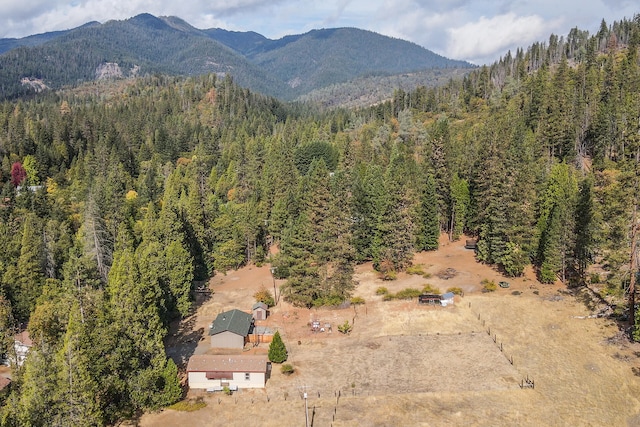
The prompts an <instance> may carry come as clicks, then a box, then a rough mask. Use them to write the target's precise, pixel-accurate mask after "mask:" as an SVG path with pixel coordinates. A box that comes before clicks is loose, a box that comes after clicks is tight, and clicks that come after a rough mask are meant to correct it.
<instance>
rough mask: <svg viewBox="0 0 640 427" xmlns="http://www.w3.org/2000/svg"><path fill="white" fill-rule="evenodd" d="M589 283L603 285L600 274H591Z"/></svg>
mask: <svg viewBox="0 0 640 427" xmlns="http://www.w3.org/2000/svg"><path fill="white" fill-rule="evenodd" d="M589 281H590V282H591V283H593V284H596V283H602V278H601V277H600V274H598V273H591V274H590V275H589Z"/></svg>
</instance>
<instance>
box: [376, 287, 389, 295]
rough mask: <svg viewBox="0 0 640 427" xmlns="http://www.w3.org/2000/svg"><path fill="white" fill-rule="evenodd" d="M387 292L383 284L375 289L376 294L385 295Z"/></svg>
mask: <svg viewBox="0 0 640 427" xmlns="http://www.w3.org/2000/svg"><path fill="white" fill-rule="evenodd" d="M388 293H389V289H387V288H385V287H384V286H380V287H379V288H378V289H376V295H386V294H388Z"/></svg>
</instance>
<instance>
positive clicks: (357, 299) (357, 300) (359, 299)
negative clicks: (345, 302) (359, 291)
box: [350, 297, 364, 305]
mask: <svg viewBox="0 0 640 427" xmlns="http://www.w3.org/2000/svg"><path fill="white" fill-rule="evenodd" d="M350 302H351V304H353V305H361V304H364V298H362V297H351V301H350Z"/></svg>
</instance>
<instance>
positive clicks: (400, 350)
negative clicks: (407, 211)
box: [140, 241, 640, 426]
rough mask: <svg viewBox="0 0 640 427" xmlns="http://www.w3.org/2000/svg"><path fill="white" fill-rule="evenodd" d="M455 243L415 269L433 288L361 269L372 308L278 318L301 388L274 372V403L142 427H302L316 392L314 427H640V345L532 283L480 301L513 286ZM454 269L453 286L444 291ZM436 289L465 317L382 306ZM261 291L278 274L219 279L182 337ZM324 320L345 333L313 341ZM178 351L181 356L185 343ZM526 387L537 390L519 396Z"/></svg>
mask: <svg viewBox="0 0 640 427" xmlns="http://www.w3.org/2000/svg"><path fill="white" fill-rule="evenodd" d="M443 243H444V244H443V246H442V247H441V249H440V250H438V251H437V252H432V253H422V254H418V255H417V256H416V263H420V264H423V265H424V268H425V271H427V272H429V273H432V277H430V278H428V279H424V278H423V277H421V276H416V275H413V276H410V275H404V274H401V275H399V278H398V280H396V281H393V282H382V281H381V280H379V279H378V278H377V276H376V275H375V273H374V272H373V271H372V269H371V266H370V265H363V266H360V267H359V268H358V271H357V275H356V279H357V280H358V281H359V286H358V288H357V290H356V295H358V296H361V297H363V298H364V299H365V301H366V304H365V305H364V306H359V307H357V308H356V309H354V308H349V309H345V310H331V309H321V310H315V309H314V310H306V309H300V308H294V307H291V306H289V305H287V304H284V303H282V302H281V303H280V304H279V305H278V307H276V308H274V310H273V311H272V316H271V317H270V319H269V320H268V321H267V322H266V323H268V324H270V325H271V326H274V327H276V328H278V329H279V330H280V331H281V333H282V335H283V338H284V340H285V343H286V344H287V346H288V348H289V356H290V357H289V360H288V363H291V364H292V365H293V366H294V367H295V369H296V372H295V373H294V374H293V375H291V376H284V375H282V374H281V373H280V371H279V367H278V366H275V367H274V369H273V374H272V377H271V378H270V379H269V381H268V382H267V388H266V389H265V390H255V391H242V392H238V393H237V394H235V395H233V396H222V395H219V394H207V393H204V392H198V391H190V392H189V395H188V397H189V398H196V397H199V396H201V397H203V398H204V401H205V402H207V404H208V405H207V407H206V408H203V409H201V410H199V411H196V412H193V413H184V412H179V411H173V410H165V411H162V412H160V413H155V414H145V415H144V416H143V417H142V419H141V420H140V425H142V426H155V425H163V426H182V425H190V426H210V425H223V424H225V425H230V426H244V425H250V424H253V425H262V426H290V425H304V422H305V420H304V400H303V399H302V393H303V392H305V391H306V392H307V393H308V400H307V403H308V405H309V416H310V420H312V421H313V425H315V426H328V425H333V426H391V425H407V426H409V425H411V426H413V425H416V426H422V425H424V426H426V425H429V426H451V425H453V426H463V425H464V426H468V425H472V426H473V425H476V426H503V425H504V426H513V425H524V426H555V425H557V426H566V425H570V426H618V425H619V426H634V425H640V401H639V400H638V396H640V378H639V377H637V376H635V375H634V374H633V372H632V368H634V367H637V366H640V360H639V358H638V355H639V354H640V347H639V346H638V345H636V344H630V343H628V342H627V341H625V340H619V339H613V338H614V337H616V336H618V328H617V326H616V325H615V324H613V323H612V322H611V321H609V320H606V319H581V318H578V316H585V315H588V314H590V313H589V312H588V311H587V309H586V308H585V306H584V305H583V304H582V303H580V302H578V301H576V299H575V298H573V297H571V296H569V295H566V294H564V293H560V292H559V291H562V287H561V286H560V285H553V286H547V285H540V284H538V283H537V282H536V281H535V279H534V277H533V276H532V273H531V272H528V274H527V275H525V277H523V278H518V279H515V280H510V282H511V287H510V288H509V289H498V291H496V292H494V293H492V294H482V293H480V289H481V288H480V285H479V283H480V281H481V280H482V279H484V278H487V279H490V280H495V281H499V280H503V279H504V278H503V277H502V276H501V275H500V274H499V273H498V272H497V271H495V270H493V269H491V268H489V267H487V266H484V265H481V264H478V263H476V262H475V260H474V258H473V254H472V252H471V251H467V250H464V248H463V242H461V241H460V242H456V243H453V244H446V242H443ZM446 268H454V269H455V270H456V271H457V274H456V275H455V277H453V278H450V279H440V278H438V277H437V276H436V273H437V272H438V271H441V270H443V269H446ZM426 283H430V284H432V285H433V286H437V287H439V288H440V290H441V291H445V290H446V289H447V288H449V287H452V286H457V287H461V288H462V289H464V291H465V296H464V297H463V298H457V300H456V305H455V306H454V307H446V308H442V307H439V308H434V307H424V306H419V305H418V304H417V303H416V302H415V301H391V302H383V301H382V297H380V296H377V295H375V290H376V289H377V288H378V287H379V286H385V287H387V288H388V289H389V291H390V292H397V291H398V290H401V289H404V288H407V287H418V288H421V287H422V286H423V285H424V284H426ZM262 285H264V286H266V287H267V288H269V287H272V278H271V276H270V274H269V270H268V267H262V268H257V267H250V268H246V269H243V270H240V271H237V272H232V273H229V274H228V275H227V276H216V277H215V278H214V279H212V281H211V284H210V286H211V288H212V289H213V290H214V292H215V294H214V295H213V296H212V298H211V299H210V300H208V301H206V302H205V303H204V304H202V305H201V306H200V307H199V309H198V311H197V313H196V314H195V315H194V316H193V317H192V318H190V319H187V321H186V322H185V324H187V325H188V328H187V327H184V326H183V328H182V331H181V332H180V334H183V335H184V334H185V333H186V332H189V331H188V330H190V331H191V332H193V331H197V330H198V328H205V329H206V327H207V325H208V324H209V323H210V322H211V320H213V318H214V317H215V315H216V314H217V313H218V312H220V311H222V310H226V309H230V308H240V309H249V308H250V307H251V304H252V303H253V298H252V295H253V293H254V292H255V291H256V290H257V289H259V288H260V286H262ZM516 290H517V291H519V292H521V294H520V295H513V294H512V292H513V291H516ZM534 291H535V292H537V293H538V294H535V293H534ZM313 319H318V320H321V322H322V323H325V322H330V323H331V324H332V326H333V331H334V332H332V333H313V332H311V331H310V330H309V327H308V326H307V323H308V322H310V321H311V320H313ZM345 320H348V321H349V322H350V323H353V324H354V328H353V332H352V333H351V334H350V335H349V336H344V335H342V334H339V333H338V332H337V325H338V324H339V323H343V322H344V321H345ZM187 329H188V330H187ZM487 331H490V335H489V333H487ZM494 339H495V342H494ZM171 343H173V345H176V346H178V345H180V343H181V341H180V336H178V337H176V340H173V341H170V345H171ZM501 344H502V351H501V349H500V345H501ZM206 351H208V340H207V339H205V340H202V341H199V343H198V346H197V348H196V349H195V351H194V352H195V353H200V352H206ZM511 358H512V359H513V362H514V363H513V365H511V363H510V362H509V359H511ZM526 376H529V377H530V378H532V379H533V380H535V386H536V387H535V389H533V390H531V389H525V390H522V389H520V387H519V385H518V384H519V382H520V381H521V380H522V379H523V378H524V377H526ZM338 393H339V396H338Z"/></svg>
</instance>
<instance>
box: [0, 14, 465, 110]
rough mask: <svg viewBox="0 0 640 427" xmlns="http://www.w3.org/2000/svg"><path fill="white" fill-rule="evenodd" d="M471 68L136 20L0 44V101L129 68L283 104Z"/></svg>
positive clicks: (334, 34)
mask: <svg viewBox="0 0 640 427" xmlns="http://www.w3.org/2000/svg"><path fill="white" fill-rule="evenodd" d="M16 47H21V49H16ZM45 58H47V59H45ZM105 64H107V65H105ZM114 64H115V65H114ZM118 67H119V68H118ZM472 67H473V65H472V64H469V63H465V62H463V61H454V60H450V59H447V58H444V57H442V56H440V55H437V54H435V53H434V52H432V51H430V50H428V49H425V48H423V47H421V46H418V45H417V44H415V43H411V42H408V41H405V40H401V39H395V38H391V37H387V36H384V35H381V34H378V33H375V32H372V31H368V30H362V29H358V28H351V27H341V28H322V29H316V30H311V31H309V32H307V33H305V34H299V35H289V36H285V37H282V38H281V39H279V40H271V39H268V38H266V37H264V36H263V35H261V34H258V33H256V32H253V31H246V32H241V31H229V30H224V29H220V28H212V29H203V30H201V29H197V28H195V27H193V26H191V25H190V24H189V23H187V22H186V21H184V20H183V19H181V18H178V17H175V16H162V17H156V16H154V15H151V14H149V13H141V14H139V15H136V16H134V17H132V18H129V19H126V20H112V21H108V22H107V23H105V24H99V23H87V24H85V25H83V26H81V27H78V28H75V29H72V30H67V31H59V32H55V33H45V34H42V35H38V36H30V37H25V38H22V39H0V99H3V98H7V97H15V96H20V95H21V94H25V91H26V90H28V88H29V87H30V86H29V85H24V86H21V85H20V84H19V82H20V81H21V80H20V79H21V78H23V77H26V78H29V79H34V80H42V81H43V82H44V84H45V85H46V86H47V87H50V88H52V89H57V88H59V87H62V86H66V85H74V84H78V83H81V82H88V81H93V80H94V79H96V77H97V76H100V77H105V76H106V77H109V78H119V76H122V78H125V77H129V76H131V75H132V72H130V71H129V70H134V69H135V70H136V72H137V73H138V75H144V74H149V73H163V74H170V75H183V76H188V75H197V74H207V73H216V74H231V75H232V77H233V78H234V81H235V82H236V83H237V84H239V85H241V86H244V87H247V88H250V89H252V90H253V91H256V92H261V93H264V94H267V95H272V96H275V97H278V98H281V99H285V100H286V99H295V98H298V97H301V96H304V95H305V94H308V93H310V92H312V91H316V90H320V89H322V88H327V87H329V86H331V85H336V84H344V83H347V82H349V81H353V80H354V79H360V78H367V77H368V76H375V75H378V76H380V75H395V74H406V73H411V72H414V71H420V70H429V69H436V68H437V69H443V68H449V69H456V68H463V69H465V68H472ZM69 70H73V71H72V72H70V71H69Z"/></svg>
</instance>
